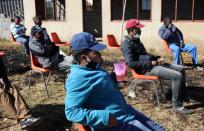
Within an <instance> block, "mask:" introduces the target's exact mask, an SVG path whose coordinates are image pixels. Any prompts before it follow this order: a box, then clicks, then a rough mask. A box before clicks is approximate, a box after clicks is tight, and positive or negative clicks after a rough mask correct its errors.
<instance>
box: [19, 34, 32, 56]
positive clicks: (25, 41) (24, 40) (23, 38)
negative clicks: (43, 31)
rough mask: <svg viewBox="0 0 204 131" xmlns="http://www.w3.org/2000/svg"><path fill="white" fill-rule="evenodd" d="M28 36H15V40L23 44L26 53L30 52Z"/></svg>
mask: <svg viewBox="0 0 204 131" xmlns="http://www.w3.org/2000/svg"><path fill="white" fill-rule="evenodd" d="M29 38H30V37H29V36H26V35H24V36H19V37H17V38H16V42H19V43H22V44H23V45H24V50H25V53H26V54H27V55H29V54H30V52H29Z"/></svg>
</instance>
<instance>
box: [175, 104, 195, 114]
mask: <svg viewBox="0 0 204 131" xmlns="http://www.w3.org/2000/svg"><path fill="white" fill-rule="evenodd" d="M173 108H174V111H175V112H176V113H180V114H184V115H187V114H191V113H193V111H192V110H189V109H187V108H185V107H183V106H174V107H173Z"/></svg>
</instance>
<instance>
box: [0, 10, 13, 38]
mask: <svg viewBox="0 0 204 131" xmlns="http://www.w3.org/2000/svg"><path fill="white" fill-rule="evenodd" d="M11 24H12V22H11V19H10V18H6V17H5V16H4V15H3V14H0V39H10V25H11Z"/></svg>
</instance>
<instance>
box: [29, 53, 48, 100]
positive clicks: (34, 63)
mask: <svg viewBox="0 0 204 131" xmlns="http://www.w3.org/2000/svg"><path fill="white" fill-rule="evenodd" d="M30 59H31V69H32V70H30V72H29V90H30V83H31V76H32V72H37V73H40V75H41V78H42V80H43V82H44V90H45V93H46V94H47V96H48V97H49V93H48V89H47V85H48V82H49V78H50V75H51V70H49V69H45V68H42V67H41V66H40V64H39V63H38V60H37V58H36V57H35V56H33V55H32V53H30ZM44 73H48V77H47V80H45V77H44V75H43V74H44Z"/></svg>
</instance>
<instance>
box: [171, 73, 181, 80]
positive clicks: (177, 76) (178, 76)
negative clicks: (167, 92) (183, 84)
mask: <svg viewBox="0 0 204 131" xmlns="http://www.w3.org/2000/svg"><path fill="white" fill-rule="evenodd" d="M182 77H183V75H182V73H181V72H175V73H174V76H173V78H172V80H174V81H176V80H181V79H182Z"/></svg>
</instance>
